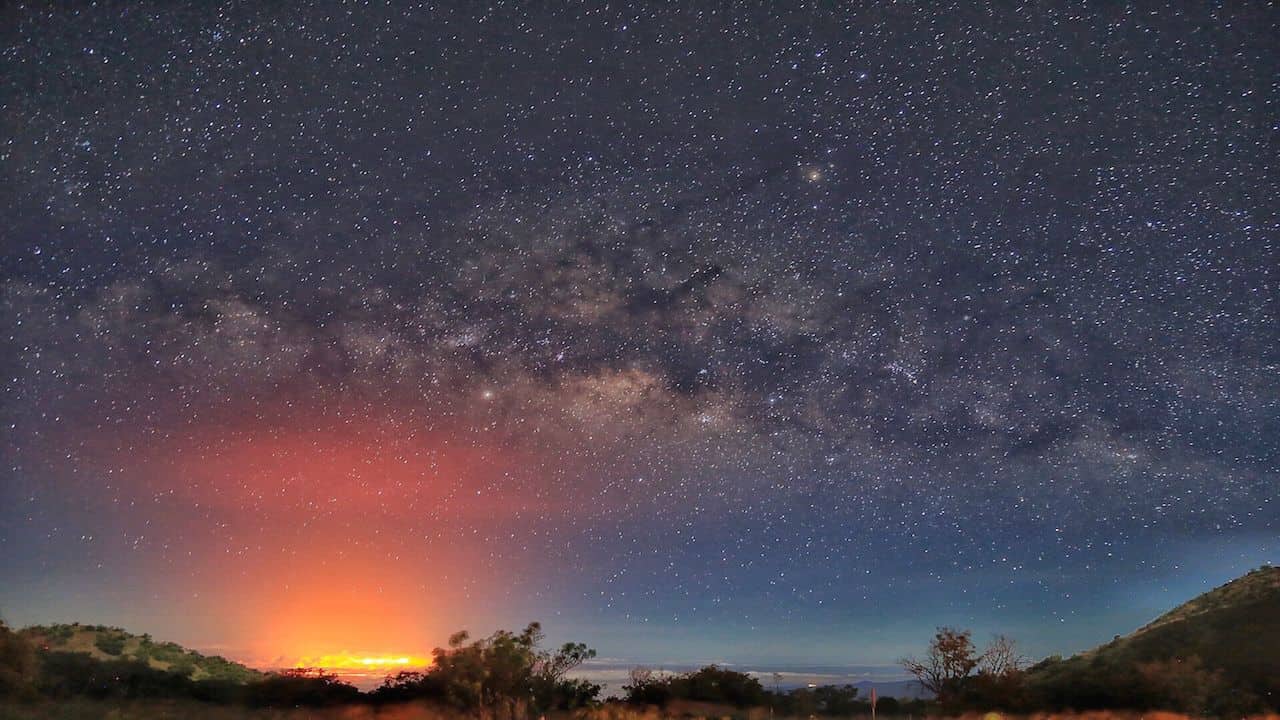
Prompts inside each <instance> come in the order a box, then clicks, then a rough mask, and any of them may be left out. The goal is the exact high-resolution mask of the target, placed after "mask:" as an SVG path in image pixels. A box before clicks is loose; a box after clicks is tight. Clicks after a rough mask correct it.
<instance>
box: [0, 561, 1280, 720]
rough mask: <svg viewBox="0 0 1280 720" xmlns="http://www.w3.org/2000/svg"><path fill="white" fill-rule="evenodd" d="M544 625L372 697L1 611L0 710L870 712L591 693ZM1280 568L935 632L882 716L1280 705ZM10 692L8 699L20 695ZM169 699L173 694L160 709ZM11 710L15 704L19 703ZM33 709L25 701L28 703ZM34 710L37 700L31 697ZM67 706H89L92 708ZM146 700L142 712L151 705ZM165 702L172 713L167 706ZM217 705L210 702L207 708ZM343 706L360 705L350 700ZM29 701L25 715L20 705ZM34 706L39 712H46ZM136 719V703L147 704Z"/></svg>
mask: <svg viewBox="0 0 1280 720" xmlns="http://www.w3.org/2000/svg"><path fill="white" fill-rule="evenodd" d="M542 639H543V635H542V629H541V627H540V626H539V625H538V624H537V623H531V624H530V625H528V626H527V627H526V628H525V629H524V630H522V631H520V632H509V631H499V632H496V633H494V634H493V635H490V636H488V637H485V638H480V639H475V640H473V639H472V638H470V637H469V636H468V635H467V634H466V633H465V632H464V633H458V634H456V635H454V636H453V637H452V638H451V639H450V641H449V644H448V646H447V647H445V648H438V649H436V650H435V651H434V664H433V665H432V666H431V667H430V668H429V669H427V670H425V671H419V672H402V673H399V674H397V675H394V676H392V677H389V678H387V679H386V681H385V682H384V683H383V685H382V686H381V687H379V688H377V689H376V690H374V691H372V692H369V693H361V692H360V691H358V690H357V689H356V688H354V687H352V686H351V685H348V684H346V683H344V682H342V681H341V680H340V679H339V678H338V677H336V676H335V675H332V674H330V673H327V672H325V671H324V670H320V669H296V670H290V671H286V672H281V673H269V674H267V673H260V672H258V671H254V670H250V669H248V668H245V667H243V666H240V665H237V664H235V663H232V662H230V661H228V660H226V659H224V658H219V657H207V656H204V655H201V654H199V653H194V652H191V651H188V650H185V649H184V648H182V647H180V646H178V645H175V644H173V643H156V642H154V641H152V639H151V638H150V637H148V636H145V635H140V636H139V635H131V634H129V633H127V632H125V631H123V630H120V629H119V628H109V627H102V626H83V625H74V624H73V625H50V626H41V627H33V628H28V629H26V630H23V631H21V632H14V631H13V630H11V629H10V628H9V627H7V626H6V625H4V624H3V623H0V699H4V700H5V701H6V703H3V704H0V718H4V717H28V716H30V717H43V716H47V715H52V714H54V713H55V711H56V712H62V710H61V709H60V708H83V707H85V706H84V705H83V703H85V702H93V703H99V704H100V705H92V706H89V707H90V708H94V707H97V708H100V709H101V708H118V707H123V705H122V704H128V703H135V702H144V701H145V702H153V703H161V704H162V705H157V706H155V707H161V706H163V707H174V708H178V707H181V708H183V709H182V710H181V711H176V710H175V711H174V713H168V714H161V715H157V717H191V716H194V715H195V714H196V713H194V712H192V711H190V708H191V707H192V705H191V703H193V702H194V703H203V704H204V705H206V706H208V707H210V708H217V707H234V708H238V709H240V710H241V711H244V712H245V713H248V712H249V709H252V708H298V707H307V708H321V707H338V706H342V707H347V708H361V707H364V708H372V707H384V706H390V705H395V706H397V707H402V706H406V705H405V704H406V703H408V704H412V705H413V706H414V707H417V708H419V709H422V708H434V710H431V711H430V713H435V715H434V716H433V715H431V714H430V713H428V716H433V717H450V716H452V717H457V716H467V717H475V718H482V719H483V720H528V719H531V718H536V717H542V716H546V715H548V714H555V713H573V714H574V715H575V716H576V717H577V718H578V720H623V719H624V718H634V717H639V716H642V717H644V718H645V720H657V718H658V717H676V716H690V717H723V716H727V715H732V716H735V717H745V718H760V717H763V716H762V715H761V713H765V712H767V713H769V714H771V715H773V714H776V715H777V716H778V717H815V716H828V717H850V716H859V715H867V714H869V713H870V710H871V704H870V702H869V698H864V697H860V696H859V693H858V690H857V688H855V687H852V686H847V685H846V686H825V687H809V688H800V689H795V690H790V691H787V692H777V691H776V690H775V691H774V692H770V691H769V690H767V689H765V688H764V687H763V686H762V685H761V683H760V681H759V680H758V679H756V678H755V677H753V676H751V675H749V674H747V673H742V672H737V671H734V670H729V669H726V668H723V667H718V666H715V665H710V666H707V667H704V668H701V669H699V670H695V671H692V672H687V673H680V674H671V673H661V672H653V671H650V670H646V669H636V670H635V671H634V672H633V673H632V675H631V679H630V682H629V683H628V684H627V685H626V686H624V687H623V691H624V693H625V697H624V698H623V699H622V700H621V701H619V702H617V703H609V704H605V705H601V704H600V700H599V696H600V692H601V688H600V686H598V685H595V684H593V683H590V682H588V681H585V680H582V679H576V678H573V677H571V676H570V674H571V672H572V671H573V670H574V669H576V668H578V667H579V666H580V665H581V664H582V663H583V662H585V661H587V660H589V659H591V658H592V657H594V656H595V651H594V650H591V649H590V648H588V647H587V646H585V645H583V644H581V643H567V644H565V645H562V646H560V647H559V648H556V649H551V650H548V649H543V648H542V647H540V645H541V642H542ZM1276 648H1280V570H1277V569H1274V568H1269V567H1266V568H1262V569H1259V570H1256V571H1254V572H1252V573H1249V574H1248V575H1246V576H1244V577H1242V578H1239V579H1237V580H1235V581H1232V582H1231V583H1228V584H1227V585H1224V586H1223V587H1220V588H1218V589H1216V590H1213V591H1211V592H1209V593H1206V594H1205V595H1202V596H1200V597H1198V598H1196V599H1194V600H1192V601H1190V602H1188V603H1186V604H1184V605H1182V606H1179V607H1178V608H1175V609H1174V610H1172V611H1170V612H1169V613H1166V614H1165V615H1163V616H1161V617H1160V618H1158V619H1157V620H1156V621H1154V622H1152V623H1150V624H1149V625H1147V626H1145V627H1143V628H1141V629H1139V630H1138V631H1136V632H1134V633H1133V634H1131V635H1129V636H1127V637H1118V638H1116V639H1115V640H1113V641H1112V642H1110V643H1107V644H1106V645H1103V646H1101V647H1099V648H1096V649H1094V650H1092V651H1089V652H1087V653H1082V654H1080V655H1078V656H1076V657H1072V658H1069V659H1066V660H1063V659H1061V658H1058V657H1052V658H1048V659H1045V660H1042V661H1041V662H1039V663H1036V664H1034V665H1031V666H1030V667H1028V666H1027V664H1026V662H1025V661H1024V660H1023V658H1022V656H1021V655H1020V654H1019V653H1018V651H1017V648H1016V646H1015V644H1014V643H1013V641H1012V640H1010V639H1008V638H1005V637H1002V636H997V637H996V638H995V639H993V640H992V641H991V642H990V643H989V644H987V645H986V646H985V647H984V648H982V649H979V648H978V646H977V645H976V644H975V643H974V641H973V639H972V636H971V633H970V632H969V631H967V630H963V629H956V628H939V630H938V632H937V634H936V635H935V636H934V638H933V640H932V642H931V643H930V645H929V647H928V648H926V649H925V652H924V654H923V655H922V656H921V657H919V658H908V659H904V660H903V667H904V668H905V669H906V670H907V671H909V672H910V673H911V674H913V675H915V676H916V677H917V678H918V679H919V680H920V683H921V685H922V686H924V687H925V688H927V689H928V690H930V691H931V692H932V693H933V694H934V695H935V698H936V699H935V700H931V701H921V700H917V701H909V702H900V701H898V700H895V699H891V698H881V699H880V700H879V703H878V704H877V711H878V714H879V715H880V716H881V717H890V716H894V715H898V714H908V715H912V716H927V715H936V714H963V713H971V712H979V713H986V712H989V711H1000V712H1004V713H1028V714H1030V713H1044V712H1054V713H1059V712H1062V711H1067V710H1077V711H1080V710H1094V709H1106V710H1128V711H1138V712H1141V711H1151V710H1165V711H1170V710H1171V711H1179V712H1183V713H1187V714H1190V715H1195V716H1201V717H1203V716H1216V717H1223V718H1226V717H1241V716H1244V715H1247V714H1250V713H1258V712H1264V711H1271V712H1274V711H1276V710H1280V653H1278V652H1277V650H1276ZM15 703H16V704H15ZM164 703H167V704H168V705H163V704H164ZM15 708H16V709H15ZM23 708H27V709H32V710H31V712H32V713H34V714H31V713H28V712H27V710H26V709H23ZM33 708H35V709H33ZM72 712H74V713H76V714H75V716H77V717H98V716H103V715H105V714H106V712H105V710H104V711H103V713H101V714H96V715H95V714H94V711H92V709H90V710H87V711H85V712H80V710H78V709H77V710H73V711H72ZM148 712H150V711H148ZM165 712H166V713H167V711H165ZM211 712H212V711H211ZM353 712H355V711H354V710H353ZM23 713H27V714H25V715H24V714H23ZM42 713H43V714H42ZM144 715H145V713H144Z"/></svg>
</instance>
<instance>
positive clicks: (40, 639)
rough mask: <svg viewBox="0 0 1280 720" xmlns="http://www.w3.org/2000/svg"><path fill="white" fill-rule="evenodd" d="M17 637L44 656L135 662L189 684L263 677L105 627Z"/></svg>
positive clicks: (37, 629) (48, 628)
mask: <svg viewBox="0 0 1280 720" xmlns="http://www.w3.org/2000/svg"><path fill="white" fill-rule="evenodd" d="M20 634H21V635H22V636H23V637H25V638H27V639H28V640H30V641H31V642H32V643H33V644H34V645H35V646H36V647H37V648H39V649H40V650H43V651H46V652H69V653H80V654H85V655H88V656H90V657H92V658H93V659H95V660H137V661H140V662H145V663H146V664H147V665H148V666H149V667H151V668H152V669H154V670H163V671H166V672H172V673H177V674H179V675H182V676H184V677H187V678H189V679H191V680H220V681H226V682H233V683H247V682H253V681H256V680H261V679H263V678H264V677H265V675H264V674H263V673H261V672H259V671H257V670H254V669H253V668H249V667H246V666H244V665H241V664H240V663H236V662H232V661H230V660H228V659H226V658H224V657H221V656H219V655H203V654H201V653H198V652H195V651H194V650H187V649H186V648H184V647H182V646H181V645H179V644H177V643H172V642H156V641H154V640H152V639H151V636H150V635H134V634H133V633H130V632H128V631H126V630H122V629H120V628H116V627H107V626H105V625H81V624H79V623H72V624H70V625H33V626H31V627H28V628H24V629H23V630H22V631H20Z"/></svg>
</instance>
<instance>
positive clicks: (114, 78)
mask: <svg viewBox="0 0 1280 720" xmlns="http://www.w3.org/2000/svg"><path fill="white" fill-rule="evenodd" d="M63 5H64V6H63V7H61V8H59V9H56V10H48V9H34V8H32V7H24V6H22V5H19V4H7V6H6V8H5V9H4V10H2V11H0V253H2V254H0V292H2V298H3V299H2V300H0V303H2V305H0V349H2V354H0V387H2V388H3V390H2V394H0V421H2V426H0V427H2V428H3V429H2V430H0V433H2V435H0V459H2V462H3V466H2V467H0V614H2V615H3V616H4V617H5V619H6V620H8V621H9V622H10V623H12V624H17V625H23V624H29V623H35V622H49V621H72V620H79V621H83V622H89V623H106V624H113V625H122V626H124V627H126V628H128V629H130V630H133V631H135V632H149V633H151V634H153V635H154V636H156V637H157V638H161V639H170V640H176V641H179V642H182V643H184V644H188V645H191V646H193V647H196V648H199V649H203V650H209V651H214V652H221V653H224V654H227V655H228V656H230V657H233V658H236V659H241V660H246V661H250V662H255V663H258V664H260V665H269V664H282V663H292V662H295V661H296V660H297V659H298V658H302V657H313V656H318V655H322V654H327V653H337V652H348V651H350V652H394V653H413V654H416V655H425V654H427V653H429V651H430V648H432V647H433V646H436V645H440V644H443V642H444V640H445V638H446V637H447V635H448V634H449V633H450V632H452V631H454V630H458V629H461V628H467V629H470V630H472V631H473V632H478V633H487V632H489V631H491V630H493V629H495V628H498V627H518V626H523V624H524V623H525V622H527V621H529V620H535V619H537V620H542V621H543V622H544V624H545V625H546V627H547V629H548V631H549V635H550V638H551V639H552V640H555V641H562V640H568V639H576V640H583V641H586V642H587V643H589V644H590V645H592V646H593V647H595V648H596V649H597V650H599V651H600V654H601V656H602V657H604V658H607V659H608V660H609V661H610V662H616V663H619V664H625V663H632V662H644V663H654V664H657V663H668V664H677V663H699V662H707V661H713V660H719V661H726V662H732V663H737V664H741V665H744V666H745V665H753V664H754V665H753V666H759V667H764V666H765V665H768V666H770V667H791V666H799V665H830V666H853V665H869V666H888V665H892V664H893V662H894V660H895V659H896V658H897V657H899V656H901V655H903V654H905V653H908V652H916V651H919V649H921V648H922V647H923V646H924V644H925V643H927V641H928V638H929V637H930V636H931V635H932V633H933V630H934V628H935V626H937V625H942V624H956V625H961V626H965V627H971V628H973V629H974V631H975V636H976V637H977V638H978V639H980V640H981V639H983V638H985V637H986V636H987V634H989V633H991V632H994V631H1002V632H1006V633H1008V634H1010V635H1012V636H1014V637H1015V638H1017V639H1018V640H1019V641H1021V643H1022V645H1023V648H1024V651H1026V652H1027V654H1029V655H1031V656H1033V657H1035V656H1040V655H1044V654H1048V653H1069V652H1073V651H1076V650H1080V649H1083V648H1086V647H1089V646H1092V645H1094V644H1097V643H1099V642H1103V641H1106V640H1109V639H1110V638H1111V637H1112V635H1114V634H1117V633H1125V632H1128V631H1130V630H1132V629H1134V628H1135V627H1137V626H1139V625H1141V624H1142V623H1144V622H1145V621H1146V620H1148V619H1150V618H1151V617H1153V616H1154V615H1156V614H1158V613H1159V612H1161V611H1163V610H1165V609H1167V608H1169V607H1171V606H1172V605H1175V604H1177V603H1179V602H1181V601H1182V600H1184V599H1187V598H1189V597H1191V596H1192V595H1194V594H1196V593H1198V592H1201V591H1203V590H1206V589H1208V588H1210V587H1212V586H1214V585H1216V584H1219V583H1221V582H1224V581H1226V580H1228V579H1230V578H1232V577H1234V576H1236V575H1238V574H1240V573H1242V572H1244V571H1246V570H1248V569H1250V568H1252V567H1256V566H1257V565H1260V564H1262V563H1263V562H1266V561H1275V560H1277V559H1280V500H1277V495H1278V493H1277V486H1278V485H1280V323H1278V315H1280V232H1278V229H1280V223H1278V220H1277V215H1278V213H1277V207H1278V202H1277V197H1280V182H1278V180H1280V178H1278V174H1277V162H1276V158H1277V157H1278V156H1280V142H1278V141H1277V130H1278V129H1280V125H1278V120H1277V118H1278V117H1280V112H1278V110H1280V83H1278V81H1277V78H1280V11H1277V10H1276V9H1275V8H1274V7H1273V6H1269V4H1268V3H1262V2H1258V3H1248V2H1232V3H1223V4H1218V3H1207V2H1206V3H1199V2H1174V3H1169V4H1167V5H1157V4H1143V7H1142V8H1140V9H1130V8H1125V7H1123V6H1120V5H1113V4H1109V3H1107V4H1098V5H1097V6H1096V7H1090V8H1087V9H1079V8H1076V9H1062V8H1059V9H1053V7H1052V6H1051V5H1052V4H1048V3H1046V4H1035V5H1033V6H1014V5H1013V4H1003V3H1001V4H998V5H999V6H998V7H987V8H979V7H975V5H977V4H976V3H969V2H958V3H955V4H954V5H953V6H950V7H947V6H945V4H943V3H919V4H907V3H896V4H889V3H884V4H879V5H877V6H875V7H865V8H861V9H839V10H837V9H833V8H832V7H831V6H829V5H827V4H825V3H822V4H810V3H803V4H802V3H782V2H778V3H766V4H763V5H759V6H739V7H738V8H737V9H732V10H726V9H721V10H719V11H710V10H699V9H697V8H698V7H699V6H702V7H708V8H709V7H711V6H712V5H713V4H712V3H705V4H699V3H691V4H685V5H683V6H682V7H675V6H664V5H656V4H655V5H652V6H645V5H640V4H634V5H632V4H628V3H609V4H608V5H605V4H585V5H578V4H574V5H571V6H569V5H567V4H566V6H564V7H560V5H561V4H560V3H547V4H538V5H539V7H538V8H536V9H534V8H529V7H524V6H522V5H518V4H500V5H498V6H496V7H493V8H490V9H483V10H481V9H478V6H476V5H475V4H471V3H462V4H458V5H453V4H450V3H442V4H439V5H433V6H413V7H410V6H407V5H406V6H401V5H395V6H385V5H381V4H368V5H366V4H344V5H339V4H338V3H324V2H316V3H307V4H300V5H295V4H292V3H290V4H288V5H290V6H289V7H285V5H286V4H284V3H280V4H275V3H267V4H263V5H268V6H269V7H266V8H263V7H258V5H259V4H257V3H250V4H246V5H237V6H235V7H231V6H227V7H226V8H224V9H223V10H221V11H219V10H218V9H217V8H216V7H214V4H213V3H194V4H192V5H190V6H186V7H185V8H183V7H176V6H168V4H165V6H164V7H159V6H152V5H150V4H148V3H109V4H108V5H109V6H110V7H103V6H98V7H91V6H89V5H86V4H82V3H66V4H63ZM717 5H718V4H717ZM41 7H42V8H43V7H44V4H41ZM77 7H78V9H76V8H77ZM556 8H558V9H556ZM787 8H793V9H787Z"/></svg>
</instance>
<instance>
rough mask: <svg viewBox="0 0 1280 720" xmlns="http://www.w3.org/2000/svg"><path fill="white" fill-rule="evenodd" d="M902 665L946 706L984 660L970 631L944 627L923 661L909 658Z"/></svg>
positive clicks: (931, 644)
mask: <svg viewBox="0 0 1280 720" xmlns="http://www.w3.org/2000/svg"><path fill="white" fill-rule="evenodd" d="M899 662H900V663H901V664H902V667H903V668H904V669H906V671H907V672H909V673H911V674H912V675H914V676H915V678H916V680H918V681H920V685H921V686H923V687H924V689H926V690H928V691H929V692H931V693H933V694H934V696H936V697H937V698H938V701H939V702H942V703H946V702H950V701H952V700H954V699H955V697H956V696H957V694H958V693H959V691H960V684H961V682H962V681H963V680H964V679H965V678H967V677H969V674H970V673H972V672H973V671H974V669H975V668H977V667H978V664H979V663H980V662H981V657H980V656H979V655H978V654H977V650H976V648H975V647H974V645H973V639H972V637H971V633H970V632H969V631H968V630H957V629H955V628H949V627H941V628H938V632H937V634H936V635H934V637H933V641H932V642H930V643H929V651H928V652H927V653H926V654H925V657H924V659H923V660H917V659H915V658H914V657H906V658H903V659H902V660H900V661H899Z"/></svg>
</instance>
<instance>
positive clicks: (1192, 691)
mask: <svg viewBox="0 0 1280 720" xmlns="http://www.w3.org/2000/svg"><path fill="white" fill-rule="evenodd" d="M1028 679H1029V680H1030V681H1031V683H1032V685H1033V686H1035V687H1038V688H1039V689H1040V690H1041V692H1042V693H1044V694H1045V695H1046V696H1048V697H1055V696H1059V697H1061V698H1062V699H1063V700H1064V701H1065V700H1066V699H1068V698H1074V702H1071V703H1065V702H1064V704H1070V705H1073V706H1075V707H1107V706H1111V707H1116V706H1117V705H1115V704H1114V699H1115V697H1117V696H1119V695H1120V694H1121V693H1122V692H1124V691H1125V690H1126V688H1125V686H1128V690H1127V692H1128V694H1130V695H1132V692H1133V688H1134V687H1147V688H1150V689H1151V692H1152V693H1153V694H1159V692H1163V691H1165V690H1168V691H1171V692H1177V693H1182V694H1183V695H1185V696H1186V697H1185V700H1186V702H1187V703H1188V704H1190V705H1196V704H1205V705H1208V706H1211V705H1213V704H1215V703H1223V702H1231V703H1241V704H1244V705H1248V704H1249V703H1251V702H1255V701H1260V702H1262V703H1264V704H1265V705H1267V706H1270V707H1275V706H1276V705H1277V704H1280V568H1276V567H1269V566H1264V567H1262V568H1259V569H1257V570H1254V571H1252V572H1250V573H1248V574H1246V575H1244V576H1242V577H1239V578H1236V579H1235V580H1232V581H1231V582H1228V583H1226V584H1225V585H1222V586H1220V587H1217V588H1215V589H1213V590H1210V591H1209V592H1206V593H1204V594H1203V595H1200V596H1198V597H1196V598H1194V599H1192V600H1190V601H1188V602H1185V603H1183V604H1181V605H1179V606H1177V607H1175V608H1173V609H1172V610H1170V611H1169V612H1167V613H1165V614H1163V615H1161V616H1160V617H1158V618H1156V619H1155V620H1153V621H1152V622H1150V623H1148V624H1147V625H1144V626H1143V627H1141V628H1139V629H1137V630H1135V631H1134V632H1132V633H1130V634H1129V635H1126V636H1123V637H1117V638H1115V639H1114V640H1112V641H1111V642H1109V643H1106V644H1105V645H1102V646H1099V647H1097V648H1094V649H1092V650H1089V651H1087V652H1084V653H1081V654H1079V655H1076V656H1074V657H1072V658H1069V659H1067V660H1061V659H1058V658H1050V659H1048V660H1045V661H1043V662H1041V663H1038V664H1037V665H1035V666H1033V667H1032V668H1031V669H1030V671H1029V675H1028ZM1197 694H1198V695H1197ZM1200 696H1203V697H1200Z"/></svg>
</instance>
